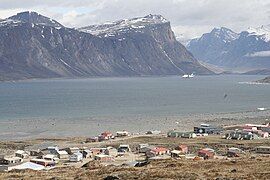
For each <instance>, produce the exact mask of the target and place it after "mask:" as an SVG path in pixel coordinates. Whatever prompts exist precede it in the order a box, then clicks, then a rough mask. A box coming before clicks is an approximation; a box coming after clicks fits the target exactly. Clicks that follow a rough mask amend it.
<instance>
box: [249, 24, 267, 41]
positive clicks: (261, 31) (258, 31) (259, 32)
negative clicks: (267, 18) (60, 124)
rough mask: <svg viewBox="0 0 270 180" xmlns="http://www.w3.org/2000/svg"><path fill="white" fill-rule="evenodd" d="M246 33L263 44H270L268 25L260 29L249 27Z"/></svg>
mask: <svg viewBox="0 0 270 180" xmlns="http://www.w3.org/2000/svg"><path fill="white" fill-rule="evenodd" d="M247 32H248V33H249V34H250V36H252V35H255V36H258V37H259V38H260V39H262V40H264V41H265V42H270V25H267V26H265V25H262V26H261V27H257V28H252V27H250V28H248V29H247Z"/></svg>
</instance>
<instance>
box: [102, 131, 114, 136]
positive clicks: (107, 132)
mask: <svg viewBox="0 0 270 180" xmlns="http://www.w3.org/2000/svg"><path fill="white" fill-rule="evenodd" d="M101 135H102V136H112V133H111V132H109V131H105V132H103V133H101Z"/></svg>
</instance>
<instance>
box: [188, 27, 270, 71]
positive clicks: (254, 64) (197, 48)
mask: <svg viewBox="0 0 270 180" xmlns="http://www.w3.org/2000/svg"><path fill="white" fill-rule="evenodd" d="M187 48H188V50H190V51H191V52H192V53H193V54H194V56H195V57H196V58H198V59H199V60H201V61H205V62H207V63H211V64H214V65H218V66H220V67H228V68H232V69H243V70H246V71H251V72H252V71H254V72H259V71H261V70H264V71H263V72H266V71H267V69H270V26H261V27H259V28H249V29H248V30H246V31H243V32H241V33H235V32H233V31H232V30H230V29H227V28H215V29H213V30H212V31H211V32H210V33H206V34H203V35H202V36H201V37H200V38H197V39H193V40H191V41H190V43H189V44H188V46H187ZM255 70H256V71H255Z"/></svg>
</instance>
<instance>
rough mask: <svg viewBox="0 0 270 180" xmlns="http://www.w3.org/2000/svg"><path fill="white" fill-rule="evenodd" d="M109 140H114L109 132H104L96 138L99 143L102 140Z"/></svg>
mask: <svg viewBox="0 0 270 180" xmlns="http://www.w3.org/2000/svg"><path fill="white" fill-rule="evenodd" d="M109 139H114V136H113V134H112V133H111V132H109V131H105V132H103V133H101V135H99V136H98V140H99V141H104V140H109Z"/></svg>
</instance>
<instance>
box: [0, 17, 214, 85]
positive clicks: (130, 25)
mask: <svg viewBox="0 0 270 180" xmlns="http://www.w3.org/2000/svg"><path fill="white" fill-rule="evenodd" d="M192 72H194V73H196V74H213V72H212V71H210V70H208V69H207V68H205V67H204V66H202V65H201V64H200V63H199V62H198V61H197V60H196V58H194V57H193V55H192V54H191V53H190V52H189V51H187V49H186V48H185V47H184V46H183V45H182V44H181V43H179V42H178V41H177V40H176V38H175V36H174V33H173V31H172V30H171V26H170V22H169V21H167V20H166V19H165V18H163V17H162V16H160V15H148V16H145V17H141V18H133V19H129V20H120V21H116V22H112V23H105V24H101V25H92V26H87V27H83V28H78V29H74V28H67V27H64V26H63V25H61V24H60V23H58V22H57V21H55V20H53V19H50V18H47V17H44V16H42V15H40V14H38V13H36V12H22V13H18V14H17V15H15V16H11V17H9V18H7V19H4V20H0V80H17V79H29V78H54V77H93V76H148V75H179V74H184V73H192Z"/></svg>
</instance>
